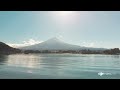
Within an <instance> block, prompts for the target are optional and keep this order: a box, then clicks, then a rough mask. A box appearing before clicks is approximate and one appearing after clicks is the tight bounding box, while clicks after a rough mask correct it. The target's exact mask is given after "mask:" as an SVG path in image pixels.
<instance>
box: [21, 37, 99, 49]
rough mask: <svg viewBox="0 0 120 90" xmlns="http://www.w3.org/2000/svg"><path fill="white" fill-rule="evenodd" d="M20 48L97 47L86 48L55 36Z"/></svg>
mask: <svg viewBox="0 0 120 90" xmlns="http://www.w3.org/2000/svg"><path fill="white" fill-rule="evenodd" d="M20 49H23V50H83V49H92V50H96V49H98V48H88V47H81V46H77V45H71V44H68V43H65V42H63V41H61V40H59V39H57V38H52V39H49V40H47V41H45V42H42V43H39V44H36V45H31V46H26V47H22V48H20ZM99 49H100V48H99Z"/></svg>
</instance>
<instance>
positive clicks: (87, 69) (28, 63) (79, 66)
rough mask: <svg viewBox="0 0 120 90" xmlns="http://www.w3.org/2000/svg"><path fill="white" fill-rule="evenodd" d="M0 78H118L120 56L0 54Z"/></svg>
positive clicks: (119, 75)
mask: <svg viewBox="0 0 120 90" xmlns="http://www.w3.org/2000/svg"><path fill="white" fill-rule="evenodd" d="M0 78H13V79H14V78H18V79H19V78H28V79H29V78H38V79H39V78H43V79H46V78H48V79H49V78H54V79H55V78H58V79H64V78H65V79H67V78H68V79H118V78H119V79H120V56H119V55H94V54H93V55H92V54H91V55H85V54H84V55H79V54H18V55H17V54H16V55H0Z"/></svg>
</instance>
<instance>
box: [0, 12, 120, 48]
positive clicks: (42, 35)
mask: <svg viewBox="0 0 120 90" xmlns="http://www.w3.org/2000/svg"><path fill="white" fill-rule="evenodd" d="M52 37H58V38H60V39H61V40H63V41H65V42H68V43H70V44H76V45H82V46H90V47H106V48H114V47H118V48H120V40H119V39H120V12H119V11H70V12H68V11H66V12H63V11H57V12H56V11H54V12H53V11H0V41H2V42H5V43H8V44H25V43H28V44H29V43H31V42H32V43H38V42H41V41H45V40H47V39H50V38H52Z"/></svg>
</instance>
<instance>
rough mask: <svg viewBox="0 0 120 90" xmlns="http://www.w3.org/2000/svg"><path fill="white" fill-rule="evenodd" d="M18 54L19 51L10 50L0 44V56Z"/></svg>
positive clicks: (10, 48) (5, 45)
mask: <svg viewBox="0 0 120 90" xmlns="http://www.w3.org/2000/svg"><path fill="white" fill-rule="evenodd" d="M20 52H21V50H19V49H16V48H12V47H10V46H8V45H7V44H5V43H3V42H0V54H14V53H20Z"/></svg>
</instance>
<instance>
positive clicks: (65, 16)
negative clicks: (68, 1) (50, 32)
mask: <svg viewBox="0 0 120 90" xmlns="http://www.w3.org/2000/svg"><path fill="white" fill-rule="evenodd" d="M76 15H77V14H76V12H75V11H53V12H52V17H53V18H54V19H55V20H56V21H57V22H61V23H71V22H73V21H75V20H76Z"/></svg>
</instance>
